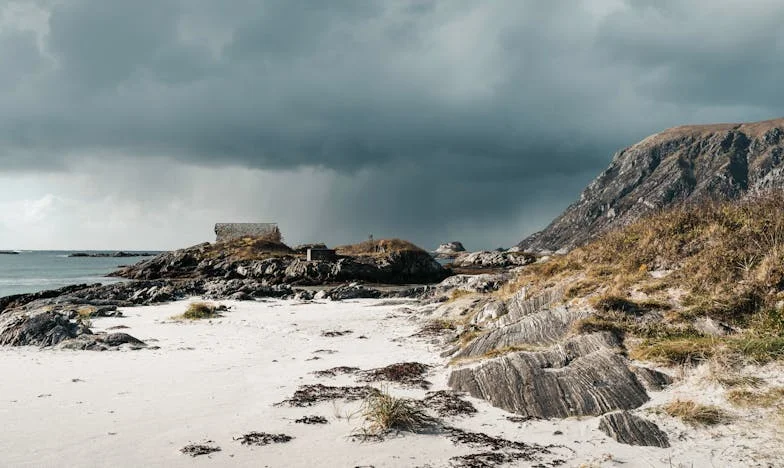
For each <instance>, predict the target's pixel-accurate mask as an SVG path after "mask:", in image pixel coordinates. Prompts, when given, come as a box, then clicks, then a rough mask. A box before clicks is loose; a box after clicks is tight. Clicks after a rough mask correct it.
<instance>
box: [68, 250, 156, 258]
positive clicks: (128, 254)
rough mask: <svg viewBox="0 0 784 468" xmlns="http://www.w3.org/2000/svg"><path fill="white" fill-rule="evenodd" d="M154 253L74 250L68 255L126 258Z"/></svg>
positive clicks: (152, 254) (76, 256) (150, 255)
mask: <svg viewBox="0 0 784 468" xmlns="http://www.w3.org/2000/svg"><path fill="white" fill-rule="evenodd" d="M154 255H156V254H154V253H150V252H123V251H122V250H121V251H119V252H113V253H106V252H89V253H88V252H74V253H72V254H69V255H68V256H69V257H75V258H84V257H86V258H126V257H152V256H154Z"/></svg>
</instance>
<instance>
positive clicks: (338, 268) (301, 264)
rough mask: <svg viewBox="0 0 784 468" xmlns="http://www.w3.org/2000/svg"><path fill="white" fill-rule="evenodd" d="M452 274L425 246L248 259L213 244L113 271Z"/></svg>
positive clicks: (341, 278) (275, 277)
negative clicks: (313, 257) (329, 256)
mask: <svg viewBox="0 0 784 468" xmlns="http://www.w3.org/2000/svg"><path fill="white" fill-rule="evenodd" d="M450 274H451V273H450V272H449V271H448V270H445V269H444V268H443V267H442V266H441V265H440V264H439V263H438V262H437V261H435V260H434V259H433V258H432V257H431V256H430V254H428V253H427V252H425V251H423V250H399V251H390V252H386V253H379V254H373V255H357V256H342V257H339V258H337V259H336V260H335V261H306V260H305V259H304V258H301V257H298V256H296V255H293V254H281V255H269V256H267V258H258V259H244V258H237V257H231V256H224V255H221V252H220V246H219V245H218V246H213V245H212V244H209V243H206V244H199V245H196V246H194V247H190V248H187V249H181V250H176V251H173V252H165V253H162V254H160V255H157V256H155V257H153V258H151V259H149V260H145V261H142V262H139V263H137V264H135V265H131V266H128V267H124V268H121V269H120V270H118V271H116V272H114V273H113V275H114V276H120V277H123V278H129V279H135V280H159V279H202V280H207V279H250V280H254V281H257V282H260V283H262V284H265V285H269V286H272V285H280V284H289V285H292V286H295V285H298V286H308V285H319V284H324V283H341V282H350V281H365V282H372V283H386V284H406V283H434V282H438V281H441V280H442V279H444V278H446V277H447V276H449V275H450Z"/></svg>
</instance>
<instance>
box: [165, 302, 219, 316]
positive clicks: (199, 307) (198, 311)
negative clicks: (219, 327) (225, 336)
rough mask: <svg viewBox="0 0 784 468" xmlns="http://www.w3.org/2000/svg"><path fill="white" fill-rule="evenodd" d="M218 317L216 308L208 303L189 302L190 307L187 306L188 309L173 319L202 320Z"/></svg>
mask: <svg viewBox="0 0 784 468" xmlns="http://www.w3.org/2000/svg"><path fill="white" fill-rule="evenodd" d="M218 317H220V314H219V313H218V306H216V305H215V304H212V303H209V302H191V303H190V305H188V308H187V309H185V312H183V313H182V315H178V316H177V317H175V318H178V319H184V320H203V319H211V318H218Z"/></svg>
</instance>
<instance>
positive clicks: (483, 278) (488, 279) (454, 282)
mask: <svg viewBox="0 0 784 468" xmlns="http://www.w3.org/2000/svg"><path fill="white" fill-rule="evenodd" d="M509 279H510V275H509V274H508V273H499V274H489V273H483V274H480V275H455V276H450V277H449V278H447V279H445V280H444V281H442V282H440V283H438V285H436V290H437V291H438V292H439V293H446V292H450V291H453V290H456V289H459V290H461V291H468V292H477V293H487V292H491V291H496V290H497V289H498V288H500V287H501V285H503V284H504V283H506V282H507V281H509Z"/></svg>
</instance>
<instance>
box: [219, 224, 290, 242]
mask: <svg viewBox="0 0 784 468" xmlns="http://www.w3.org/2000/svg"><path fill="white" fill-rule="evenodd" d="M243 237H266V238H269V239H270V240H275V241H278V242H279V241H281V240H282V236H281V234H280V229H278V225H277V223H217V224H216V225H215V242H224V241H228V240H233V239H241V238H243Z"/></svg>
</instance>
